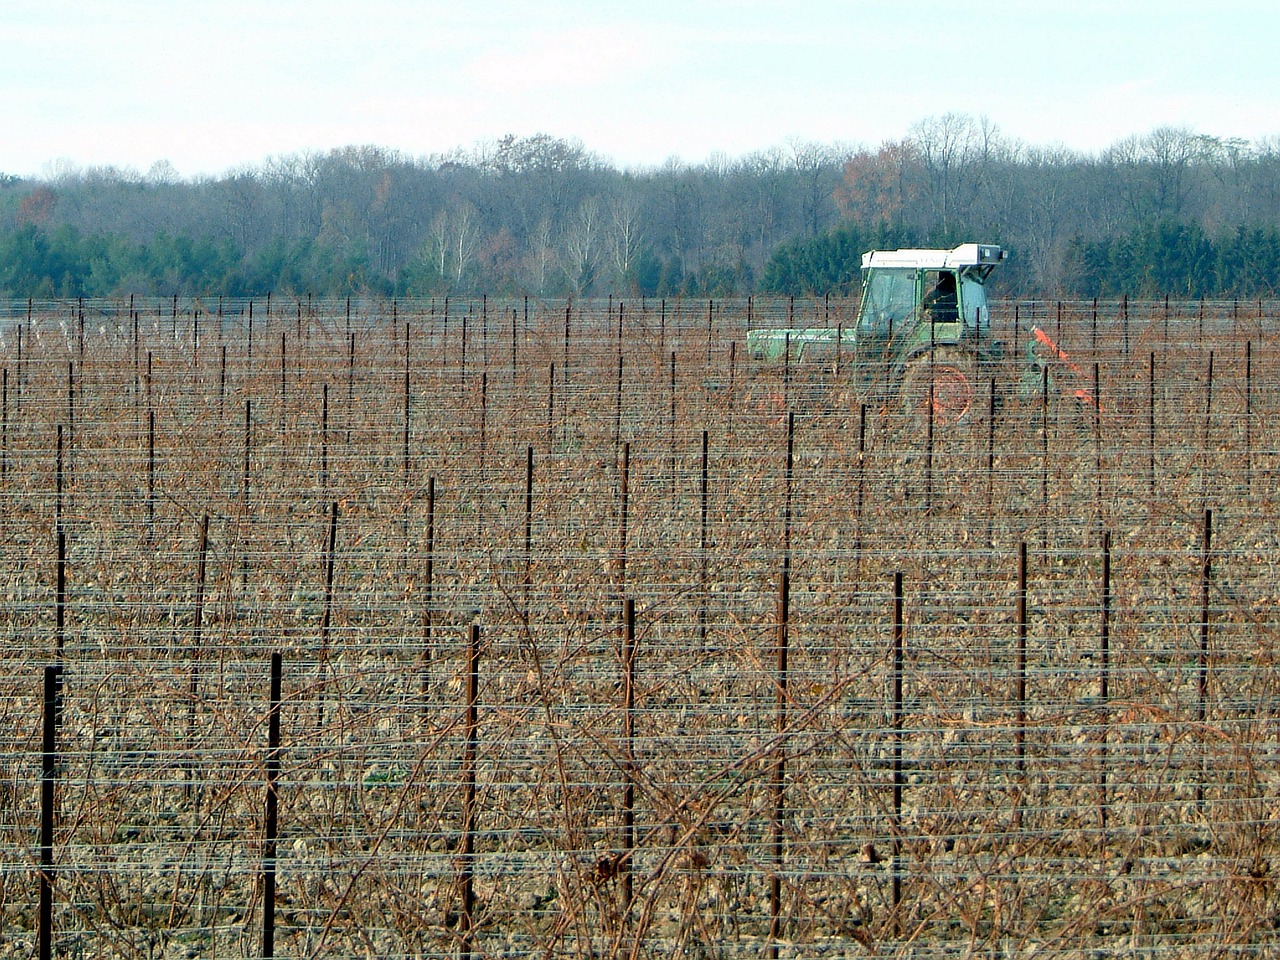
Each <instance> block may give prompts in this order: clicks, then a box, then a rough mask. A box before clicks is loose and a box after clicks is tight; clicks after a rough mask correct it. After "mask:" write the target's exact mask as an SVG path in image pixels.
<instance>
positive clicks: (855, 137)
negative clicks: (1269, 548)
mask: <svg viewBox="0 0 1280 960" xmlns="http://www.w3.org/2000/svg"><path fill="white" fill-rule="evenodd" d="M1277 14H1280V6H1278V5H1277V4H1276V3H1275V0H1213V2H1212V3H1210V2H1206V0H1195V2H1190V0H1164V2H1155V0H1003V2H1000V3H989V2H987V3H974V2H969V3H966V2H964V0H946V2H941V0H803V2H800V0H797V2H780V0H538V2H536V3H534V2H530V0H253V2H250V0H3V5H2V6H0V43H2V49H3V50H4V55H3V57H0V174H9V175H17V176H50V175H53V174H55V173H56V172H57V171H59V170H67V169H76V168H89V167H104V166H114V167H117V168H122V169H128V170H134V171H137V172H139V173H141V174H147V173H148V172H155V171H157V170H160V169H162V168H164V169H168V170H169V171H171V172H176V174H177V175H179V176H181V177H207V176H219V175H222V174H224V173H227V172H231V171H235V170H241V169H252V168H255V167H257V166H260V165H262V164H263V163H265V162H266V161H268V160H269V158H271V157H275V156H286V155H295V154H300V153H307V152H313V151H327V150H329V149H332V148H336V147H343V146H350V145H375V146H379V147H383V148H386V149H388V150H393V151H396V152H398V153H402V154H405V155H408V156H412V157H423V156H430V155H437V154H443V153H447V152H450V151H453V150H457V149H459V148H461V149H472V148H474V147H476V146H477V145H479V144H482V143H485V142H490V141H493V140H496V139H498V138H499V137H502V136H504V135H506V134H515V135H516V136H531V135H533V134H539V133H541V134H549V135H551V136H555V137H562V138H565V139H571V140H576V141H579V142H581V144H582V145H583V146H584V147H585V148H586V149H587V150H588V151H590V152H591V153H593V154H596V155H597V156H599V157H601V158H602V159H603V160H605V161H606V162H609V163H611V164H613V165H615V166H617V167H620V168H623V169H647V168H652V167H656V166H659V165H661V164H663V163H664V162H667V161H668V160H670V159H672V158H675V159H677V160H679V161H682V162H685V163H702V162H706V161H708V160H711V159H714V158H717V157H727V158H738V157H742V156H745V155H747V154H750V153H753V152H755V151H760V150H767V149H771V148H784V149H790V147H791V146H793V145H795V144H797V143H805V142H817V143H822V144H842V145H852V146H855V147H868V148H874V147H877V146H879V145H880V144H882V143H884V142H886V141H897V140H901V139H903V138H904V137H906V136H907V135H908V133H909V131H910V130H911V128H912V127H913V125H916V124H918V123H920V122H922V121H926V120H928V119H931V118H936V117H941V116H944V115H946V114H949V113H958V114H963V115H967V116H970V117H973V118H985V119H986V120H987V121H989V122H990V123H992V124H994V125H995V126H996V127H997V128H998V129H999V131H1000V132H1001V133H1002V134H1003V135H1004V136H1005V137H1007V138H1010V139H1012V140H1015V141H1018V142H1021V143H1025V144H1028V145H1032V146H1038V147H1046V148H1049V147H1066V148H1069V149H1072V150H1077V151H1082V152H1087V153H1096V152H1100V151H1102V150H1104V149H1106V148H1107V147H1109V146H1111V145H1112V144H1114V143H1116V142H1117V141H1119V140H1122V139H1124V138H1127V137H1130V136H1135V135H1138V136H1140V135H1142V134H1145V133H1148V132H1150V131H1152V130H1154V129H1156V128H1157V127H1163V126H1173V127H1180V128H1187V129H1190V130H1192V131H1193V132H1195V133H1200V134H1206V135H1209V136H1216V137H1222V138H1241V139H1245V140H1250V141H1259V140H1263V139H1268V138H1280V56H1277V55H1276V53H1275V45H1276V37H1275V32H1274V30H1273V29H1272V26H1271V22H1272V21H1273V20H1274V19H1276V16H1277Z"/></svg>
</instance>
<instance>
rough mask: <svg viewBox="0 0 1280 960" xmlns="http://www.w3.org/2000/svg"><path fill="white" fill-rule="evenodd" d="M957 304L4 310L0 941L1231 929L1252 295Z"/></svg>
mask: <svg viewBox="0 0 1280 960" xmlns="http://www.w3.org/2000/svg"><path fill="white" fill-rule="evenodd" d="M992 312H993V328H994V330H995V333H996V335H997V336H998V337H999V338H1000V340H1001V341H1002V343H1003V344H1004V359H1003V360H1002V361H1001V363H1000V364H999V365H997V367H995V368H994V369H993V371H992V375H991V379H990V382H989V383H982V384H977V385H975V394H974V398H973V403H972V409H971V410H970V412H969V414H968V415H967V416H966V417H965V418H964V420H963V422H961V423H958V424H949V423H935V422H934V419H933V417H932V416H930V415H929V412H928V410H922V409H921V408H914V407H913V408H905V407H904V406H903V405H902V404H901V403H899V402H897V398H896V397H895V396H894V395H893V394H892V392H891V391H886V390H884V389H878V388H876V387H875V386H874V385H872V386H870V387H868V386H866V384H865V383H864V381H865V380H866V377H865V375H864V374H865V371H863V370H860V369H859V365H858V358H857V357H856V356H843V357H842V356H840V355H839V354H838V353H837V355H836V357H834V358H828V359H826V360H824V361H823V362H822V363H799V362H797V363H794V364H793V363H790V362H784V363H782V364H775V365H767V366H766V365H762V364H759V363H755V362H753V361H750V360H749V359H748V358H747V355H746V350H745V337H746V332H747V331H748V330H749V329H751V328H753V327H759V326H782V325H787V324H791V323H799V322H801V321H803V323H804V324H805V325H807V326H815V325H830V326H833V327H837V326H840V325H844V324H849V323H851V322H852V318H853V317H854V316H855V314H856V304H855V303H854V302H852V301H845V300H835V299H831V300H819V301H816V302H814V301H801V300H786V299H771V300H761V299H754V300H747V299H742V300H712V301H707V300H700V301H692V300H681V301H665V302H664V301H658V300H638V299H637V300H626V301H616V300H608V301H606V300H591V301H585V302H564V301H556V302H543V301H532V300H503V301H496V300H486V299H480V298H477V299H475V300H466V301H447V300H444V299H438V300H412V301H409V300H405V301H391V300H387V301H371V300H368V301H342V300H324V301H320V300H309V299H304V300H292V299H291V300H287V301H281V300H278V299H276V300H272V299H265V298H264V299H259V300H254V301H249V300H235V301H232V300H226V301H219V302H217V303H216V304H214V303H210V302H204V303H201V302H199V301H188V300H177V299H170V300H153V299H148V300H146V301H142V300H141V299H139V300H137V301H128V300H124V301H117V300H109V301H108V300H93V301H75V300H66V301H46V302H40V301H36V302H29V301H21V302H18V301H13V302H5V303H0V364H2V365H3V372H2V379H0V497H3V502H4V509H3V511H2V512H0V658H2V659H3V670H2V671H0V956H13V957H25V956H36V955H57V956H67V957H112V958H114V957H121V958H123V957H128V958H162V957H165V958H167V957H209V958H212V957H248V956H264V955H276V956H290V957H353V956H357V957H379V958H390V957H455V956H463V957H472V956H475V957H479V956H504V957H524V956H539V957H581V958H588V957H590V958H596V957H628V958H629V957H659V956H661V957H666V956H686V957H699V958H735V957H758V956H766V957H826V956H830V957H837V956H839V957H860V956H868V957H872V956H874V957H895V956H901V957H961V956H978V955H980V956H990V957H1006V956H1030V955H1032V954H1033V953H1034V955H1035V956H1038V957H1041V956H1044V957H1064V958H1065V957H1072V958H1075V957H1098V956H1112V955H1124V956H1151V957H1154V956H1157V955H1160V956H1177V957H1184V956H1185V957H1190V956H1205V957H1210V956H1212V957H1221V956H1236V955H1248V956H1260V955H1261V956H1273V955H1277V954H1280V948H1277V946H1276V935H1275V930H1276V929H1277V927H1280V894H1278V893H1277V891H1276V889H1275V882H1276V879H1275V878H1274V877H1273V876H1272V872H1271V871H1272V864H1273V861H1278V858H1280V837H1278V836H1277V830H1276V822H1277V821H1276V819H1275V814H1276V807H1277V805H1278V804H1280V772H1277V766H1276V760H1277V752H1278V751H1280V664H1277V659H1276V654H1275V651H1276V647H1277V643H1276V641H1277V632H1278V630H1280V623H1278V622H1277V621H1276V618H1275V613H1274V611H1275V610H1276V607H1277V596H1278V593H1280V577H1278V576H1277V574H1278V571H1277V569H1276V567H1277V563H1280V502H1278V500H1277V495H1278V493H1280V426H1277V422H1278V421H1277V416H1278V415H1280V304H1277V303H1274V302H1271V301H1265V302H1258V301H1252V302H1235V301H1212V302H1209V301H1196V302H1169V301H1141V302H1137V301H1127V300H1122V301H1107V302H1101V303H1100V302H1080V301H1072V302H1063V303H1055V302H1044V301H1036V302H1030V301H1023V302H1018V303H1014V302H1000V303H996V304H994V305H993V311H992ZM1046 344H1051V345H1052V346H1051V347H1046ZM1033 356H1038V357H1040V358H1041V361H1040V362H1039V363H1032V362H1030V361H1031V358H1032V357H1033ZM1045 357H1047V358H1048V359H1047V360H1046V359H1044V358H1045ZM930 409H931V408H930ZM1277 869H1280V862H1278V863H1277Z"/></svg>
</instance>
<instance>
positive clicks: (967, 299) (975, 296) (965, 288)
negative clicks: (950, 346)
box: [960, 273, 991, 336]
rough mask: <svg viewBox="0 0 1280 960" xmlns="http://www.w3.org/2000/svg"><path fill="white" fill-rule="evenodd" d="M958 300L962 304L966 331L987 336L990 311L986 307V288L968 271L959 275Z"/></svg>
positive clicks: (989, 324) (989, 325)
mask: <svg viewBox="0 0 1280 960" xmlns="http://www.w3.org/2000/svg"><path fill="white" fill-rule="evenodd" d="M960 302H961V303H963V304H964V325H965V329H966V331H972V332H973V333H976V334H977V335H978V336H987V335H988V334H989V333H990V332H991V311H990V310H989V309H988V308H987V288H986V287H985V286H984V285H983V283H982V281H981V279H979V278H978V277H975V276H972V275H970V274H968V273H965V274H963V275H962V276H961V278H960Z"/></svg>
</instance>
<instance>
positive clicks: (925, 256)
mask: <svg viewBox="0 0 1280 960" xmlns="http://www.w3.org/2000/svg"><path fill="white" fill-rule="evenodd" d="M1005 256H1006V253H1005V251H1004V249H1003V248H1001V247H998V246H996V245H995V244H992V243H962V244H960V246H958V247H956V248H954V249H952V250H871V251H869V252H868V253H864V254H863V255H862V269H863V270H870V269H871V268H872V267H898V268H903V267H905V268H908V269H913V270H956V269H959V268H962V267H985V266H992V267H994V266H995V265H996V264H997V263H999V262H1000V261H1001V260H1003V259H1004V258H1005Z"/></svg>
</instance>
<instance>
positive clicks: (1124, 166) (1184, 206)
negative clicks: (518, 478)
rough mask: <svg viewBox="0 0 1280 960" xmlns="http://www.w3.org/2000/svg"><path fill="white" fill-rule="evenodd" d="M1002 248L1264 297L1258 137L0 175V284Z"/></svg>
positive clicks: (514, 287)
mask: <svg viewBox="0 0 1280 960" xmlns="http://www.w3.org/2000/svg"><path fill="white" fill-rule="evenodd" d="M967 240H982V241H986V242H995V243H1001V244H1003V245H1004V246H1005V247H1007V248H1008V249H1009V250H1010V251H1011V254H1012V257H1011V259H1010V261H1009V264H1008V269H1002V270H1001V271H1000V273H999V280H998V282H999V284H1000V285H1001V287H1002V290H1001V292H1002V293H1003V294H1004V295H1008V296H1060V297H1070V296H1106V295H1119V294H1129V295H1133V296H1147V295H1151V296H1154V295H1160V294H1166V293H1167V294H1172V295H1178V296H1190V297H1200V296H1206V297H1212V296H1241V297H1253V296H1269V295H1274V294H1275V290H1276V279H1275V278H1276V277H1277V276H1280V138H1276V139H1272V140H1267V141H1264V142H1254V143H1248V142H1245V141H1239V140H1223V139H1220V138H1213V137H1207V136H1203V135H1200V134H1197V133H1195V132H1194V131H1191V130H1188V129H1183V128H1158V129H1156V130H1153V131H1151V132H1150V133H1147V134H1142V135H1135V136H1132V137H1129V138H1126V139H1125V140H1122V141H1120V142H1118V143H1116V144H1114V145H1113V146H1111V147H1110V148H1108V149H1106V150H1104V151H1101V152H1099V153H1095V154H1089V153H1081V152H1078V151H1072V150H1068V149H1066V148H1063V147H1051V148H1046V147H1038V146H1032V145H1028V144H1024V143H1020V142H1017V141H1013V140H1010V139H1008V138H1006V137H1004V136H1003V135H1002V134H1001V133H1000V131H999V129H998V128H997V127H995V126H994V125H993V124H991V123H989V122H988V121H986V120H985V119H982V118H974V117H970V116H965V115H958V114H948V115H946V116H942V117H934V118H929V119H926V120H924V121H921V122H919V123H917V124H915V125H913V126H912V127H911V128H910V129H909V130H908V132H907V134H906V136H904V137H903V138H902V139H901V140H899V141H896V142H890V143H885V144H882V145H880V146H879V147H876V148H865V147H851V146H847V145H840V144H821V143H812V142H802V141H792V142H790V143H788V144H786V145H784V146H780V147H777V148H774V149H771V150H767V151H761V152H758V153H754V154H750V155H747V156H744V157H739V158H729V157H725V156H721V157H713V158H711V159H709V160H707V161H706V162H703V163H698V164H687V163H684V162H681V161H679V160H676V159H672V160H670V161H668V162H667V163H664V164H662V165H660V166H658V167H654V168H647V169H639V170H629V169H620V168H618V167H617V166H615V165H613V164H611V163H609V162H607V161H606V160H604V159H602V158H600V157H598V156H596V155H594V154H592V153H591V152H590V151H588V150H587V149H586V148H585V147H584V146H583V145H582V144H581V143H580V142H578V141H575V140H567V139H562V138H557V137H552V136H548V135H535V136H530V137H516V136H508V137H504V138H502V139H500V140H497V141H494V142H489V143H484V144H479V145H476V146H475V147H472V148H468V149H459V150H456V151H453V152H450V153H448V154H441V155H434V156H428V157H408V156H405V155H402V154H399V153H396V152H394V151H391V150H387V149H384V148H380V147H347V148H343V149H338V150H332V151H327V152H311V153H301V154H296V155H289V156H280V157H272V158H268V159H267V160H265V161H264V162H263V163H261V164H259V165H256V166H253V167H248V168H244V169H240V170H234V171H229V172H227V173H225V174H223V175H220V176H216V177H203V178H196V179H188V180H184V179H181V178H179V177H177V176H176V175H175V174H174V172H173V171H172V168H171V167H169V166H168V165H167V164H164V163H157V164H156V165H154V166H153V167H152V169H151V170H150V171H148V172H147V173H146V174H140V173H138V172H136V171H131V170H120V169H115V168H88V169H83V168H77V167H74V166H71V165H69V164H62V165H55V166H53V167H51V168H50V169H49V170H48V171H47V172H46V173H45V174H44V175H42V176H40V177H38V178H19V177H12V176H8V177H0V296H8V297H44V296H72V295H77V296H112V295H119V294H124V293H138V294H152V295H170V294H175V293H176V294H181V295H210V294H223V295H228V296H250V295H257V294H262V293H265V292H270V291H275V292H279V293H282V294H296V295H303V294H308V293H310V294H316V295H326V296H335V295H343V294H377V295H388V296H427V295H442V294H451V293H452V294H468V293H481V292H483V293H490V294H494V295H503V294H511V295H515V294H528V295H534V296H586V295H592V294H601V293H617V294H620V295H637V296H639V295H643V296H664V297H677V296H723V295H734V294H738V295H741V294H747V293H753V292H778V293H787V294H794V295H815V296H821V295H824V294H827V293H838V292H843V291H847V290H849V289H851V288H852V287H853V286H854V285H855V284H856V283H857V275H858V268H859V262H860V256H861V253H862V252H863V251H864V250H867V249H873V248H883V247H894V246H950V245H953V244H955V243H960V242H964V241H967Z"/></svg>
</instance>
